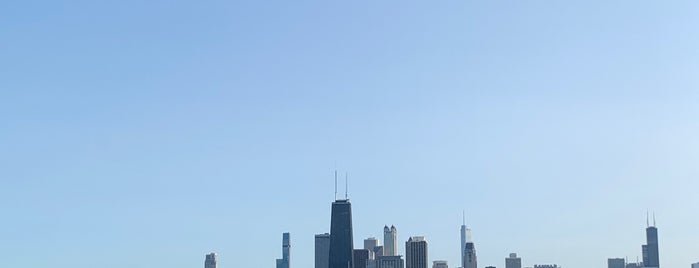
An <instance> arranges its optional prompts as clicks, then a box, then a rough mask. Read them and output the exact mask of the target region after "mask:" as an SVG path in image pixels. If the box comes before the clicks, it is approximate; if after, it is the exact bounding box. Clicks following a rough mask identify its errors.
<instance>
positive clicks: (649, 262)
mask: <svg viewBox="0 0 699 268" xmlns="http://www.w3.org/2000/svg"><path fill="white" fill-rule="evenodd" d="M646 226H647V227H646V244H645V245H643V246H642V247H641V249H642V253H643V267H656V268H658V267H660V257H659V254H658V228H656V227H655V213H653V225H652V226H651V225H650V222H649V219H648V215H646Z"/></svg>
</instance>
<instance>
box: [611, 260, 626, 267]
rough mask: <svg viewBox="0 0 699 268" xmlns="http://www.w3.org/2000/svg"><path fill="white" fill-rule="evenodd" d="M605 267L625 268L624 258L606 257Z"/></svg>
mask: <svg viewBox="0 0 699 268" xmlns="http://www.w3.org/2000/svg"><path fill="white" fill-rule="evenodd" d="M607 268H626V260H625V259H623V258H610V259H607Z"/></svg>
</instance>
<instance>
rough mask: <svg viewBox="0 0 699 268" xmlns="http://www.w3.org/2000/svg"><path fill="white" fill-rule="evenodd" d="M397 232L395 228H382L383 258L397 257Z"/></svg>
mask: <svg viewBox="0 0 699 268" xmlns="http://www.w3.org/2000/svg"><path fill="white" fill-rule="evenodd" d="M397 237H398V231H397V230H396V227H395V226H393V225H391V228H388V226H384V227H383V255H384V256H397V255H398V247H397V246H398V242H397V240H396V239H397Z"/></svg>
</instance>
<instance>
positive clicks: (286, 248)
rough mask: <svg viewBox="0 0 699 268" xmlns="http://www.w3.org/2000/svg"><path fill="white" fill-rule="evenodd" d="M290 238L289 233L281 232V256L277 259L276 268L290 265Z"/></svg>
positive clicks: (285, 267) (284, 267)
mask: <svg viewBox="0 0 699 268" xmlns="http://www.w3.org/2000/svg"><path fill="white" fill-rule="evenodd" d="M290 258H291V240H290V236H289V233H283V234H282V258H281V259H277V268H289V267H291V265H290V262H291V259H290Z"/></svg>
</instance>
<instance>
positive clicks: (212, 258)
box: [204, 252, 217, 268]
mask: <svg viewBox="0 0 699 268" xmlns="http://www.w3.org/2000/svg"><path fill="white" fill-rule="evenodd" d="M216 266H217V265H216V253H213V252H211V253H209V254H206V259H204V268H216Z"/></svg>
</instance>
